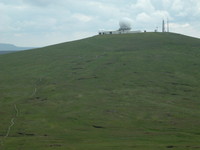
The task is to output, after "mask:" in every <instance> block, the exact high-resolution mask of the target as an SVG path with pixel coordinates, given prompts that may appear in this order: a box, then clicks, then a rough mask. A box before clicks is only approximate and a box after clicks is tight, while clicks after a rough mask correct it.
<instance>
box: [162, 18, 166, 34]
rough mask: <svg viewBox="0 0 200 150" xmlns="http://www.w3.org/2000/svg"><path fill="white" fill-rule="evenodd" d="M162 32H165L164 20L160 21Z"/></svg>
mask: <svg viewBox="0 0 200 150" xmlns="http://www.w3.org/2000/svg"><path fill="white" fill-rule="evenodd" d="M162 32H165V20H163V22H162Z"/></svg>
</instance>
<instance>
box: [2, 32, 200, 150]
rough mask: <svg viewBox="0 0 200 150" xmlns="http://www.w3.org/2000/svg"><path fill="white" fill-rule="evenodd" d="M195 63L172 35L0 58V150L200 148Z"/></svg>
mask: <svg viewBox="0 0 200 150" xmlns="http://www.w3.org/2000/svg"><path fill="white" fill-rule="evenodd" d="M199 58H200V39H195V38H191V37H187V36H183V35H178V34H172V33H139V34H124V35H102V36H94V37H92V38H88V39H84V40H79V41H74V42H68V43H62V44H58V45H53V46H49V47H45V48H40V49H35V50H29V51H22V52H17V53H10V54H5V55H0V149H1V150H165V149H175V150H190V149H195V150H196V149H200V128H199V127H200V59H199Z"/></svg>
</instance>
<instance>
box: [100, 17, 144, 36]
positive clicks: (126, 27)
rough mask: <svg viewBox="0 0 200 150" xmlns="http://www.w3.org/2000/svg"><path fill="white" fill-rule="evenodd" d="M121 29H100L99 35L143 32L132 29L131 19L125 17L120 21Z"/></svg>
mask: <svg viewBox="0 0 200 150" xmlns="http://www.w3.org/2000/svg"><path fill="white" fill-rule="evenodd" d="M119 26H120V28H119V30H117V31H99V35H104V34H128V33H141V31H139V30H138V31H131V22H130V20H127V19H123V20H121V21H120V22H119Z"/></svg>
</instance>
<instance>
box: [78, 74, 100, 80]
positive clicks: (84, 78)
mask: <svg viewBox="0 0 200 150" xmlns="http://www.w3.org/2000/svg"><path fill="white" fill-rule="evenodd" d="M97 78H98V77H97V76H95V75H94V76H90V77H82V78H78V79H77V80H88V79H97Z"/></svg>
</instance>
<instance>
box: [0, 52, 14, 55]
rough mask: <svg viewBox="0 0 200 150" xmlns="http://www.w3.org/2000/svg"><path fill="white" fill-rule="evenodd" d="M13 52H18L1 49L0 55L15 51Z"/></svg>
mask: <svg viewBox="0 0 200 150" xmlns="http://www.w3.org/2000/svg"><path fill="white" fill-rule="evenodd" d="M13 52H16V51H0V55H1V54H8V53H13Z"/></svg>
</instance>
